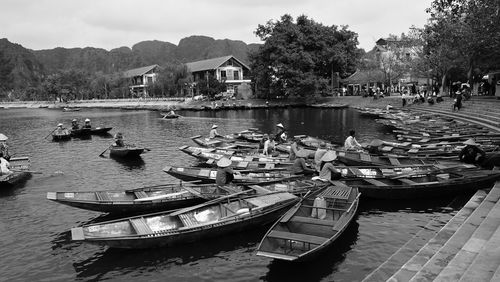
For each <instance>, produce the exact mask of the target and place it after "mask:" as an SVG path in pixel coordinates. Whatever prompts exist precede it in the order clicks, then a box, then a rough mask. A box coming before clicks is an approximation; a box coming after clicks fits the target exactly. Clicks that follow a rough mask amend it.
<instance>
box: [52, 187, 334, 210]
mask: <svg viewBox="0 0 500 282" xmlns="http://www.w3.org/2000/svg"><path fill="white" fill-rule="evenodd" d="M325 185H327V184H325V183H318V182H315V181H311V180H291V181H287V182H283V183H265V184H260V185H259V187H260V189H259V191H263V189H265V191H267V192H289V193H292V194H295V195H304V194H305V193H307V192H308V191H310V190H312V191H316V190H318V189H321V188H322V187H325ZM247 187H248V186H242V185H226V186H222V187H218V186H217V185H215V184H213V183H211V184H199V182H196V184H195V183H193V182H190V183H186V182H180V183H172V184H163V185H156V186H150V187H143V188H136V189H130V190H105V191H78V192H68V191H65V192H48V193H47V199H49V200H52V201H55V202H57V203H61V204H64V205H68V206H71V207H76V208H81V209H85V210H92V211H98V212H105V213H116V214H124V213H126V214H139V213H147V212H155V211H167V210H173V209H179V208H185V207H189V206H193V205H196V204H200V203H203V202H205V201H207V200H213V199H217V198H220V197H223V196H227V195H229V194H233V193H239V192H242V191H244V190H245V189H248V188H247ZM252 187H254V188H255V189H257V188H256V187H255V186H252Z"/></svg>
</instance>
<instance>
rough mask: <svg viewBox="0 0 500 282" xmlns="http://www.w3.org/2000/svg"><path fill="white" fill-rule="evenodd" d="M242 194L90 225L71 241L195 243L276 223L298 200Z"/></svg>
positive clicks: (286, 195)
mask: <svg viewBox="0 0 500 282" xmlns="http://www.w3.org/2000/svg"><path fill="white" fill-rule="evenodd" d="M246 193H247V192H246V191H243V192H240V193H237V194H232V195H229V196H226V197H222V198H218V199H215V200H212V201H209V202H207V203H204V204H200V205H198V206H193V207H189V208H186V209H181V210H177V211H174V212H161V213H155V214H147V215H142V216H136V217H129V218H123V219H118V220H113V221H107V222H102V223H96V224H90V225H86V226H83V227H76V228H72V229H71V237H72V240H73V241H84V242H88V243H93V244H99V245H106V246H109V247H113V248H134V249H135V248H155V247H166V246H174V245H180V244H185V243H190V242H198V241H200V240H203V239H205V238H210V237H219V238H220V236H223V235H227V234H231V233H236V232H240V231H243V230H247V229H252V228H258V227H260V226H262V225H264V224H267V223H270V222H273V221H274V220H276V219H277V218H278V217H279V216H280V215H281V214H282V213H283V211H284V210H286V209H287V208H288V207H290V206H291V205H293V204H295V203H296V202H297V201H298V198H297V196H294V195H292V194H290V193H286V192H275V193H269V194H264V195H257V196H249V197H248V196H247V197H245V196H242V194H246Z"/></svg>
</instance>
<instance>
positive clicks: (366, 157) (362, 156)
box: [359, 154, 372, 162]
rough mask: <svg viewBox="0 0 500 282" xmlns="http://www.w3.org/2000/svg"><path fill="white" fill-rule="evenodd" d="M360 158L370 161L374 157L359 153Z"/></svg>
mask: <svg viewBox="0 0 500 282" xmlns="http://www.w3.org/2000/svg"><path fill="white" fill-rule="evenodd" d="M359 158H360V159H361V160H362V161H368V162H370V161H371V160H372V158H371V157H370V155H368V154H359Z"/></svg>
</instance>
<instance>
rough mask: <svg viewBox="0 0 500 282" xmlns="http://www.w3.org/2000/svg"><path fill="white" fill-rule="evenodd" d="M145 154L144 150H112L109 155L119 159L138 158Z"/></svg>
mask: <svg viewBox="0 0 500 282" xmlns="http://www.w3.org/2000/svg"><path fill="white" fill-rule="evenodd" d="M142 153H144V148H111V149H109V155H110V156H111V157H117V158H137V157H139V156H140V155H141V154H142Z"/></svg>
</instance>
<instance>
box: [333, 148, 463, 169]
mask: <svg viewBox="0 0 500 282" xmlns="http://www.w3.org/2000/svg"><path fill="white" fill-rule="evenodd" d="M337 159H338V160H339V161H340V162H342V163H344V164H345V165H351V166H401V165H403V166H408V165H437V164H442V163H444V162H443V161H437V160H432V159H425V158H410V157H400V156H376V155H370V154H367V153H364V152H356V151H337ZM446 163H447V162H446ZM450 163H454V164H456V163H458V162H450Z"/></svg>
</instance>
